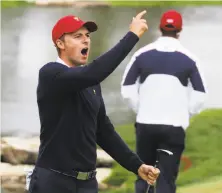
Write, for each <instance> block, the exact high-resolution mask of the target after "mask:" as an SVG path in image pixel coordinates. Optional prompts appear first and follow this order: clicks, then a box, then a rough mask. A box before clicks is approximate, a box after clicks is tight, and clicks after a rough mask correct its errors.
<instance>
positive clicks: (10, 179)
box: [0, 163, 111, 193]
mask: <svg viewBox="0 0 222 193" xmlns="http://www.w3.org/2000/svg"><path fill="white" fill-rule="evenodd" d="M33 168H34V166H32V165H16V166H14V165H11V164H8V163H1V164H0V170H1V185H2V188H3V189H4V190H6V191H9V192H10V191H11V192H24V193H25V191H26V190H25V183H26V170H27V169H33ZM110 174H111V169H107V168H98V169H97V180H98V184H99V190H105V189H107V188H108V186H107V185H106V184H104V183H103V180H104V179H106V178H107V177H108V176H109V175H110Z"/></svg>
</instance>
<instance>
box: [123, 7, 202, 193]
mask: <svg viewBox="0 0 222 193" xmlns="http://www.w3.org/2000/svg"><path fill="white" fill-rule="evenodd" d="M159 28H160V31H161V33H162V36H161V37H159V38H158V39H157V40H156V41H155V42H153V43H151V44H148V45H146V46H144V47H143V48H141V49H139V50H138V51H136V53H135V54H134V55H133V56H132V59H131V61H130V62H129V64H128V65H127V67H126V70H125V72H124V75H123V79H122V84H121V85H122V86H121V93H122V96H123V98H124V99H125V100H126V101H127V103H128V105H129V106H130V108H132V109H133V110H134V111H135V113H136V114H137V116H136V124H135V126H136V149H137V154H138V155H139V156H140V158H141V159H142V160H143V161H144V162H145V163H146V164H149V165H154V164H155V161H156V159H157V158H158V157H159V168H160V170H161V174H160V177H159V178H158V180H157V185H156V193H175V192H176V179H177V176H178V170H179V165H180V158H181V155H182V153H183V151H184V147H185V145H184V144H185V130H186V128H187V127H188V126H189V118H190V116H192V115H194V114H197V113H199V112H200V111H201V110H202V108H203V105H204V102H205V95H206V87H205V83H204V80H203V73H202V71H201V68H200V66H199V62H198V60H197V58H196V57H195V56H193V54H191V53H190V52H189V51H188V50H187V49H185V48H184V47H183V46H182V45H181V43H180V42H179V40H178V38H179V33H180V32H181V30H182V17H181V14H180V13H178V12H177V11H175V10H170V11H167V12H165V13H164V14H163V15H162V17H161V20H160V25H159ZM188 86H192V89H191V90H190V89H188ZM188 91H191V92H188ZM157 149H164V150H168V151H171V152H172V153H173V155H172V156H169V155H168V154H165V153H161V154H158V152H157ZM135 189H136V193H145V192H146V191H147V183H146V182H145V181H144V180H143V179H141V178H140V177H138V179H137V180H136V182H135ZM153 191H154V190H153V188H150V190H149V193H153Z"/></svg>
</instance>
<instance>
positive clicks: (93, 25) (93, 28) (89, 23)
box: [83, 21, 98, 32]
mask: <svg viewBox="0 0 222 193" xmlns="http://www.w3.org/2000/svg"><path fill="white" fill-rule="evenodd" d="M83 26H85V27H86V28H87V29H88V30H89V31H90V32H94V31H97V29H98V26H97V25H96V23H95V22H93V21H87V22H85V23H84V24H83Z"/></svg>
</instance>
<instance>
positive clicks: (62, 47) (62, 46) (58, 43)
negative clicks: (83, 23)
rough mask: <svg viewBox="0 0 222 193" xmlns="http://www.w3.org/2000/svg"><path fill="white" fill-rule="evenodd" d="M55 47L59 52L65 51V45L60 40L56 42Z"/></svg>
mask: <svg viewBox="0 0 222 193" xmlns="http://www.w3.org/2000/svg"><path fill="white" fill-rule="evenodd" d="M56 46H57V47H58V48H59V49H60V50H63V49H65V44H64V42H63V41H62V40H60V39H58V40H56Z"/></svg>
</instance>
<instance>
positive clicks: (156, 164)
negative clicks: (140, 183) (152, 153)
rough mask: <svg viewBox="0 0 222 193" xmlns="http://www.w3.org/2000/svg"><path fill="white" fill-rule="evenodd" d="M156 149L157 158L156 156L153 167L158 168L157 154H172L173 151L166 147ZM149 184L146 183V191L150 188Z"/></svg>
mask: <svg viewBox="0 0 222 193" xmlns="http://www.w3.org/2000/svg"><path fill="white" fill-rule="evenodd" d="M156 151H157V158H156V162H155V165H154V167H155V168H158V163H159V155H160V153H165V154H167V155H169V156H172V155H173V152H171V151H169V150H166V149H157V150H156ZM150 186H151V185H150V184H148V188H147V191H146V192H147V193H148V192H149V189H150Z"/></svg>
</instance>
